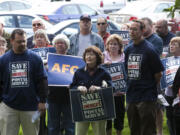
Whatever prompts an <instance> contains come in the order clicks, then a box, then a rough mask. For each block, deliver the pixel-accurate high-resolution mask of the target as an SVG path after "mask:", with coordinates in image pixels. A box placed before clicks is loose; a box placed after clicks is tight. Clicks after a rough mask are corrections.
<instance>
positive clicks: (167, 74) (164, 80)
mask: <svg viewBox="0 0 180 135" xmlns="http://www.w3.org/2000/svg"><path fill="white" fill-rule="evenodd" d="M161 61H162V63H163V65H164V68H165V70H164V71H163V76H162V77H161V83H160V85H161V89H164V88H167V87H168V86H170V85H172V84H173V81H174V77H175V74H176V72H177V69H178V68H179V66H180V57H168V58H165V59H162V60H161Z"/></svg>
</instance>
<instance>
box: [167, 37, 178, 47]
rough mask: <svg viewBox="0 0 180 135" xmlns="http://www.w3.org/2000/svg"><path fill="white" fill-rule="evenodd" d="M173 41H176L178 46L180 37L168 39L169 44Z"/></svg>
mask: <svg viewBox="0 0 180 135" xmlns="http://www.w3.org/2000/svg"><path fill="white" fill-rule="evenodd" d="M174 42H177V43H178V45H179V47H180V37H173V38H172V39H171V41H170V44H172V43H174ZM170 44H169V45H170Z"/></svg>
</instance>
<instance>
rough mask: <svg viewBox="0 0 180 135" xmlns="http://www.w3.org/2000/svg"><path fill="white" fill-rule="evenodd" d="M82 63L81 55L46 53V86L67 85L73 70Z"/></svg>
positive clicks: (81, 65) (70, 80)
mask: <svg viewBox="0 0 180 135" xmlns="http://www.w3.org/2000/svg"><path fill="white" fill-rule="evenodd" d="M84 65H85V63H84V61H83V59H82V58H81V57H75V56H70V55H58V54H53V53H48V86H68V85H69V84H70V83H71V82H72V78H73V75H74V72H75V71H76V70H77V69H78V68H80V67H83V66H84Z"/></svg>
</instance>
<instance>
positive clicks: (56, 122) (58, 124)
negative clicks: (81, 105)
mask: <svg viewBox="0 0 180 135" xmlns="http://www.w3.org/2000/svg"><path fill="white" fill-rule="evenodd" d="M62 126H63V127H62ZM62 128H63V129H64V130H65V135H74V132H75V124H74V123H73V122H72V115H71V107H70V105H69V104H57V103H51V102H49V107H48V135H62V134H61V133H60V130H61V129H62Z"/></svg>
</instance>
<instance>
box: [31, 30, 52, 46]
mask: <svg viewBox="0 0 180 135" xmlns="http://www.w3.org/2000/svg"><path fill="white" fill-rule="evenodd" d="M37 35H44V37H45V39H46V41H47V43H48V44H50V41H49V38H48V36H47V34H46V31H45V30H43V29H38V30H37V31H36V32H35V33H34V37H33V43H34V44H35V37H36V36H37Z"/></svg>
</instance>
